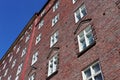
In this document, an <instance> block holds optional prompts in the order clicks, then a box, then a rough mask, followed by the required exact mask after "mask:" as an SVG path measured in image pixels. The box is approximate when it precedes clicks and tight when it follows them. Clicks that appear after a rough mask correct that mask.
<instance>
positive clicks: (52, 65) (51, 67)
mask: <svg viewBox="0 0 120 80" xmlns="http://www.w3.org/2000/svg"><path fill="white" fill-rule="evenodd" d="M57 68H58V54H56V55H54V56H53V57H52V59H50V60H49V63H48V77H49V76H51V75H52V74H53V73H55V72H56V71H57Z"/></svg>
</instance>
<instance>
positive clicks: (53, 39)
mask: <svg viewBox="0 0 120 80" xmlns="http://www.w3.org/2000/svg"><path fill="white" fill-rule="evenodd" d="M58 37H59V32H58V31H56V32H55V33H54V34H53V35H52V36H51V38H50V47H52V46H53V45H54V44H55V43H57V42H58Z"/></svg>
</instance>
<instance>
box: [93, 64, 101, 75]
mask: <svg viewBox="0 0 120 80" xmlns="http://www.w3.org/2000/svg"><path fill="white" fill-rule="evenodd" d="M93 70H94V72H95V73H96V72H98V71H100V66H99V64H98V63H97V64H96V65H94V66H93Z"/></svg>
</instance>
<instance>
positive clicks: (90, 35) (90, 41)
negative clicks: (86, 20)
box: [86, 33, 94, 45]
mask: <svg viewBox="0 0 120 80" xmlns="http://www.w3.org/2000/svg"><path fill="white" fill-rule="evenodd" d="M86 37H87V39H88V42H89V45H90V44H91V43H93V42H94V38H93V34H92V33H89V34H87V35H86Z"/></svg>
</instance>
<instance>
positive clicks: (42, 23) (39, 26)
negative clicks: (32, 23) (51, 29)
mask: <svg viewBox="0 0 120 80" xmlns="http://www.w3.org/2000/svg"><path fill="white" fill-rule="evenodd" d="M43 25H44V20H41V21H40V23H39V24H38V29H40V28H41V27H42V26H43Z"/></svg>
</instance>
